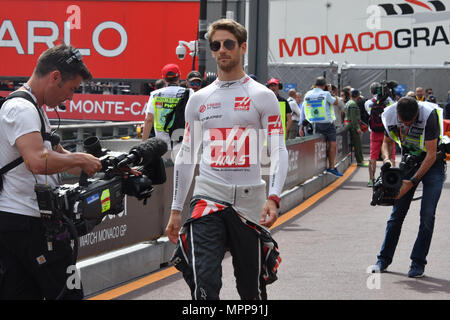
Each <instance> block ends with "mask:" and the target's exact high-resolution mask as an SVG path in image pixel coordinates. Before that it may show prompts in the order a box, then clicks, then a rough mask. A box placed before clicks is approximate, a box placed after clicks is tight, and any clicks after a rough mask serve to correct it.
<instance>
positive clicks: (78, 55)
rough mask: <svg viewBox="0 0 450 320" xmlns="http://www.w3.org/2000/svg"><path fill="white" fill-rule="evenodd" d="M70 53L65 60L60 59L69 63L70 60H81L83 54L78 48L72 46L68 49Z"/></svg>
mask: <svg viewBox="0 0 450 320" xmlns="http://www.w3.org/2000/svg"><path fill="white" fill-rule="evenodd" d="M70 53H71V55H70V57H69V58H67V59H65V60H64V59H62V60H63V61H64V62H65V63H67V64H69V65H70V64H71V63H72V62H80V61H82V60H83V55H82V54H81V53H80V51H79V50H78V49H76V48H72V49H71V50H70ZM60 61H61V60H60Z"/></svg>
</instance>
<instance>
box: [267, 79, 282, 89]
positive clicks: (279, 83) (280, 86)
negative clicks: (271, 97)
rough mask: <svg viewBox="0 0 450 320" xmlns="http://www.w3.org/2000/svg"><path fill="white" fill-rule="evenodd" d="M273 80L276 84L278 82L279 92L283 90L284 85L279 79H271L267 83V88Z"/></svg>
mask: <svg viewBox="0 0 450 320" xmlns="http://www.w3.org/2000/svg"><path fill="white" fill-rule="evenodd" d="M271 80H273V81H274V82H278V90H283V84H282V83H281V82H280V80H278V79H277V78H270V79H269V80H268V81H267V83H266V87H267V88H269V82H270V81H271Z"/></svg>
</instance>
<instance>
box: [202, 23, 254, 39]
mask: <svg viewBox="0 0 450 320" xmlns="http://www.w3.org/2000/svg"><path fill="white" fill-rule="evenodd" d="M217 30H226V31H228V32H230V33H231V34H233V35H234V36H235V37H236V39H237V41H238V43H239V45H241V44H243V43H244V42H247V30H246V29H245V27H244V26H243V25H241V24H240V23H238V22H236V21H234V20H232V19H219V20H217V21H214V22H213V23H212V24H211V25H210V26H209V27H208V41H209V42H211V41H212V40H211V38H212V36H213V34H214V32H216V31H217Z"/></svg>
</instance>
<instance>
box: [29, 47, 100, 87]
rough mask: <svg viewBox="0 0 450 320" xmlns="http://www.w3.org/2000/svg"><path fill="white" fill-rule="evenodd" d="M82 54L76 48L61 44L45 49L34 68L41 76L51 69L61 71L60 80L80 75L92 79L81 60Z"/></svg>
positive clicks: (85, 78)
mask: <svg viewBox="0 0 450 320" xmlns="http://www.w3.org/2000/svg"><path fill="white" fill-rule="evenodd" d="M81 58H82V56H81V54H80V52H79V51H78V49H76V48H74V47H72V46H67V45H65V44H61V45H58V46H55V47H53V48H50V49H47V50H46V51H44V52H43V53H42V54H41V55H40V56H39V59H38V61H37V64H36V68H35V69H34V73H35V74H36V75H37V76H38V77H43V76H45V75H47V74H49V73H50V72H52V71H55V70H58V71H59V72H61V79H62V81H63V82H64V81H66V80H72V79H75V77H76V76H78V75H80V76H81V77H82V78H83V80H90V79H92V75H91V73H90V72H89V70H88V68H87V67H86V65H85V64H84V62H83V61H82V60H81Z"/></svg>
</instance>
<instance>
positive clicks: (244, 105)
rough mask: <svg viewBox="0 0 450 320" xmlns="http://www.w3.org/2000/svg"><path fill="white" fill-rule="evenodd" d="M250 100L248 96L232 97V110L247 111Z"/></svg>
mask: <svg viewBox="0 0 450 320" xmlns="http://www.w3.org/2000/svg"><path fill="white" fill-rule="evenodd" d="M251 101H252V100H251V99H250V98H249V97H236V98H235V99H234V110H241V111H248V110H249V109H250V102H251Z"/></svg>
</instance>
